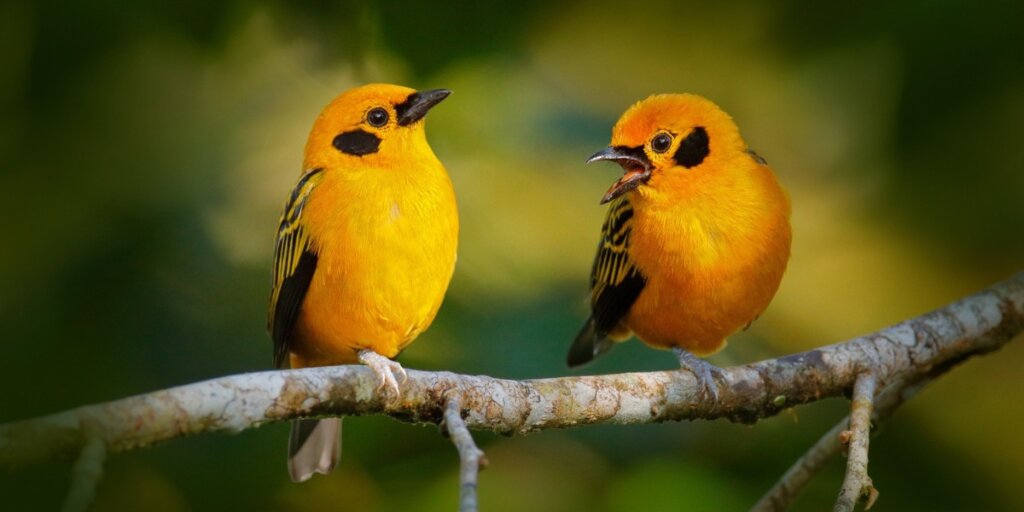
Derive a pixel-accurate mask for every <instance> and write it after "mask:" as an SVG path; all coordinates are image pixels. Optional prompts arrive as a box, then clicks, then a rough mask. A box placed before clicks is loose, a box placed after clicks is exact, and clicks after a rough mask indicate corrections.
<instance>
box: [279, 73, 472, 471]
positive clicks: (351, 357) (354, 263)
mask: <svg viewBox="0 0 1024 512" xmlns="http://www.w3.org/2000/svg"><path fill="white" fill-rule="evenodd" d="M449 94H450V91H448V90H445V89H435V90H429V91H415V90H413V89H409V88H407V87H400V86H396V85H387V84H371V85H365V86H362V87H357V88H354V89H351V90H349V91H346V92H345V93H343V94H341V95H340V96H338V97H337V98H335V99H334V101H332V102H331V103H330V104H329V105H328V106H327V107H326V108H325V109H324V110H323V112H322V113H321V114H320V116H319V117H318V118H317V119H316V122H314V123H313V129H312V131H311V132H310V134H309V140H308V142H307V143H306V150H305V159H304V161H303V169H304V170H303V171H302V174H301V176H300V177H299V180H298V183H297V184H296V185H295V188H294V189H293V190H292V192H291V194H290V196H289V197H288V200H287V202H286V203H285V207H284V213H283V214H282V216H281V220H280V224H279V226H278V229H277V238H276V241H275V251H274V268H273V290H272V292H271V297H270V307H269V313H268V329H269V331H270V334H271V337H272V338H273V340H274V364H275V365H276V366H277V367H279V368H283V367H291V368H303V367H308V366H328V365H337V364H349V363H355V362H357V361H358V362H362V363H363V364H366V365H367V366H369V367H370V368H372V369H373V371H374V372H376V374H377V375H378V376H379V377H380V381H381V387H380V388H378V389H384V390H385V391H388V390H390V392H391V393H393V396H394V397H397V396H398V393H399V384H398V380H397V379H396V378H395V374H396V373H398V374H400V375H401V376H402V378H403V380H404V378H405V370H403V369H402V367H401V365H399V364H398V363H397V362H395V361H393V360H392V359H391V358H394V357H395V356H397V355H398V353H399V352H400V351H401V350H402V349H403V348H404V347H405V346H406V345H408V344H409V343H411V342H412V341H413V340H414V339H415V338H416V336H417V335H419V334H420V333H421V332H423V331H424V330H425V329H426V328H427V327H429V326H430V323H431V322H432V321H433V320H434V315H435V314H437V310H438V308H439V307H440V306H441V301H442V299H443V298H444V294H445V291H446V290H447V288H448V282H449V281H450V280H451V277H452V271H453V270H454V268H455V253H456V248H457V245H458V236H459V219H458V211H457V208H456V204H455V192H454V190H452V184H451V181H450V180H449V178H448V174H447V173H446V172H445V169H444V166H442V165H441V162H440V161H438V159H437V157H436V156H435V155H434V152H433V151H432V150H431V149H430V146H429V145H428V144H427V137H426V133H425V131H424V126H423V125H424V121H423V117H424V116H425V115H426V113H427V111H428V110H430V108H431V107H433V106H434V105H436V104H437V103H439V102H440V101H441V100H443V99H445V98H446V97H448V95H449ZM340 433H341V419H340V418H332V419H324V420H297V421H294V422H292V432H291V439H290V443H289V453H288V470H289V473H290V474H291V477H292V479H293V480H295V481H297V482H298V481H303V480H306V479H308V478H309V477H311V476H312V475H313V473H314V472H320V473H327V472H328V471H330V470H331V469H333V468H334V466H335V464H337V461H338V459H339V457H340V455H341V441H340V439H339V435H340Z"/></svg>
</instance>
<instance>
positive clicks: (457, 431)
mask: <svg viewBox="0 0 1024 512" xmlns="http://www.w3.org/2000/svg"><path fill="white" fill-rule="evenodd" d="M444 425H445V428H446V429H447V431H448V436H449V437H451V439H452V444H454V445H455V449H456V450H458V451H459V512H476V510H477V502H476V481H477V476H478V475H479V473H480V470H481V469H483V468H485V467H487V459H486V458H485V457H484V452H482V451H480V449H479V448H477V447H476V443H474V442H473V436H472V435H471V434H470V433H469V429H468V428H467V427H466V422H465V421H463V419H462V406H461V405H460V404H459V400H458V399H452V400H449V401H448V403H447V404H446V405H445V409H444Z"/></svg>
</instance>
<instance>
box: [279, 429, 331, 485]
mask: <svg viewBox="0 0 1024 512" xmlns="http://www.w3.org/2000/svg"><path fill="white" fill-rule="evenodd" d="M339 459H341V418H328V419H324V420H294V421H292V433H291V436H290V437H289V438H288V473H289V474H290V475H291V477H292V481H293V482H304V481H306V480H309V478H310V477H312V476H313V473H323V474H325V475H326V474H327V473H329V472H330V471H331V470H332V469H334V466H336V465H337V464H338V460H339Z"/></svg>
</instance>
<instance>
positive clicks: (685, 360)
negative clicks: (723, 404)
mask: <svg viewBox="0 0 1024 512" xmlns="http://www.w3.org/2000/svg"><path fill="white" fill-rule="evenodd" d="M672 351H673V352H675V354H676V357H677V358H679V366H681V367H682V368H683V369H686V370H689V372H690V373H692V374H693V376H694V377H696V378H697V382H698V383H699V384H700V386H701V393H702V394H703V395H704V396H705V397H710V398H711V400H713V401H715V402H717V401H718V384H716V383H715V377H718V378H719V379H722V381H725V370H723V369H721V368H719V367H717V366H715V365H713V364H711V363H709V362H707V361H705V360H703V359H701V358H699V357H697V356H695V355H693V354H691V353H690V352H689V351H688V350H685V349H682V348H679V347H675V348H673V349H672Z"/></svg>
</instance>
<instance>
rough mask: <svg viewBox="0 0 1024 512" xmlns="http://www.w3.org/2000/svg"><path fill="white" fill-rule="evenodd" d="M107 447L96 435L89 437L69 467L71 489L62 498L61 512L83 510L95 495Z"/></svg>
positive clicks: (78, 511) (81, 511)
mask: <svg viewBox="0 0 1024 512" xmlns="http://www.w3.org/2000/svg"><path fill="white" fill-rule="evenodd" d="M106 457H107V447H106V446H103V441H101V440H100V439H99V438H98V437H90V438H88V440H87V441H86V442H85V446H84V447H83V448H82V453H80V454H79V455H78V460H76V461H75V464H74V466H72V467H71V490H69V491H68V495H67V497H66V498H64V505H63V506H62V507H61V512H84V511H86V510H88V509H89V505H90V504H91V503H92V500H93V498H94V497H95V496H96V487H97V486H98V485H99V484H100V478H102V477H103V461H104V459H106Z"/></svg>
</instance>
